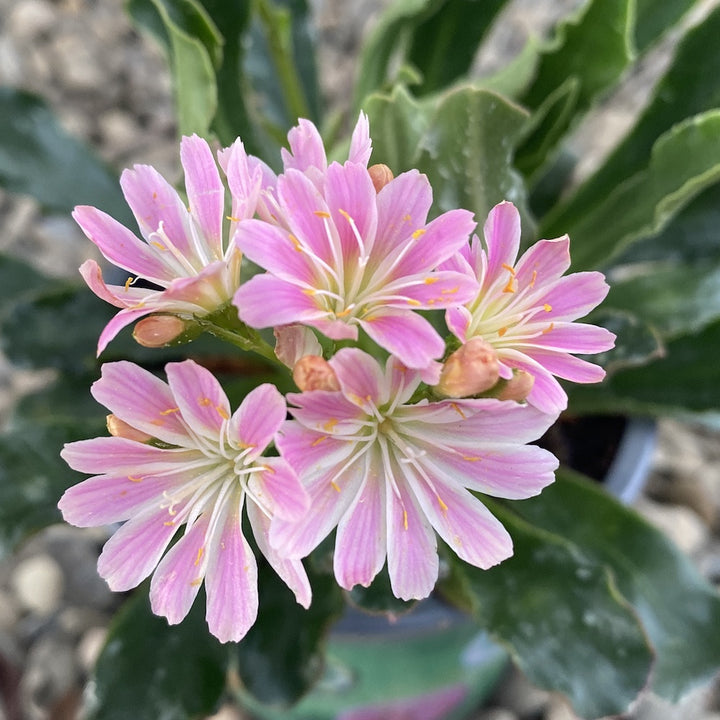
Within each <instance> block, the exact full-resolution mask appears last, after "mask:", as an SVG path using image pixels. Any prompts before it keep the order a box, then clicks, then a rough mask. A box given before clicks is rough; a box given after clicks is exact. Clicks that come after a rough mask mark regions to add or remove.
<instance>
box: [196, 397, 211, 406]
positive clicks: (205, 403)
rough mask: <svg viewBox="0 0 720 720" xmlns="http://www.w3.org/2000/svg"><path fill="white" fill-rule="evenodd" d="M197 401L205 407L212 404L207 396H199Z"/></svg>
mask: <svg viewBox="0 0 720 720" xmlns="http://www.w3.org/2000/svg"><path fill="white" fill-rule="evenodd" d="M197 403H198V405H200V407H207V406H208V405H212V400H211V399H210V398H208V397H199V398H198V401H197Z"/></svg>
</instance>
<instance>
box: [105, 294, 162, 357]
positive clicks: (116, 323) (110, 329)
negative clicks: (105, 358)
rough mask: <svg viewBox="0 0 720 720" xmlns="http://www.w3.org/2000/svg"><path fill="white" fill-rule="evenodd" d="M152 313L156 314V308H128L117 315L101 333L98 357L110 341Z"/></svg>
mask: <svg viewBox="0 0 720 720" xmlns="http://www.w3.org/2000/svg"><path fill="white" fill-rule="evenodd" d="M151 312H155V308H153V307H152V306H151V307H144V308H137V309H130V308H128V309H126V310H121V311H120V312H119V313H117V314H116V315H115V316H114V317H113V318H112V319H111V320H110V322H108V324H107V325H106V326H105V327H104V328H103V330H102V332H101V333H100V337H99V338H98V344H97V355H98V357H100V355H101V354H102V353H103V351H104V350H105V348H106V347H107V346H108V344H109V343H110V341H111V340H113V339H114V338H115V337H116V335H117V334H118V333H119V332H120V331H121V330H122V329H123V328H126V327H127V326H128V325H130V323H133V322H135V320H139V319H140V318H141V317H144V316H145V315H149V314H150V313H151Z"/></svg>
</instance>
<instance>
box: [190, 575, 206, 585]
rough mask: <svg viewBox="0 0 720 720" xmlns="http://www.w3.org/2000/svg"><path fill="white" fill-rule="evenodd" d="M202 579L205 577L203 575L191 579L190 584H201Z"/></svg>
mask: <svg viewBox="0 0 720 720" xmlns="http://www.w3.org/2000/svg"><path fill="white" fill-rule="evenodd" d="M202 581H203V579H202V578H201V577H199V578H195V579H194V580H191V581H190V584H191V585H192V586H193V587H194V586H196V585H199V584H200V583H201V582H202Z"/></svg>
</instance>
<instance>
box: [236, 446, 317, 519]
mask: <svg viewBox="0 0 720 720" xmlns="http://www.w3.org/2000/svg"><path fill="white" fill-rule="evenodd" d="M263 467H265V468H266V470H265V471H264V472H258V473H253V474H252V476H251V477H250V480H249V481H248V487H249V489H250V492H251V493H252V494H253V495H254V496H255V498H257V499H258V500H259V501H260V503H261V504H262V505H263V506H264V507H265V508H266V509H267V510H268V511H269V512H270V515H271V516H272V517H278V518H283V519H284V520H290V521H292V520H300V519H301V518H303V517H304V516H305V515H306V513H307V511H308V510H309V508H310V498H309V497H308V494H307V492H306V491H305V488H304V487H303V486H302V485H301V484H300V481H299V480H298V477H297V475H296V474H295V472H294V471H293V470H292V468H291V467H290V465H288V463H287V462H285V460H283V459H282V458H278V457H267V458H263ZM250 505H252V502H248V507H249V506H250Z"/></svg>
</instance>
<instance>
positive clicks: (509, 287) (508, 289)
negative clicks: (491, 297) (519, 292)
mask: <svg viewBox="0 0 720 720" xmlns="http://www.w3.org/2000/svg"><path fill="white" fill-rule="evenodd" d="M514 280H515V278H514V277H512V275H511V276H510V279H509V280H508V283H507V285H506V286H505V287H504V288H503V292H506V293H514V292H515V288H514V287H513V281H514Z"/></svg>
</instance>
